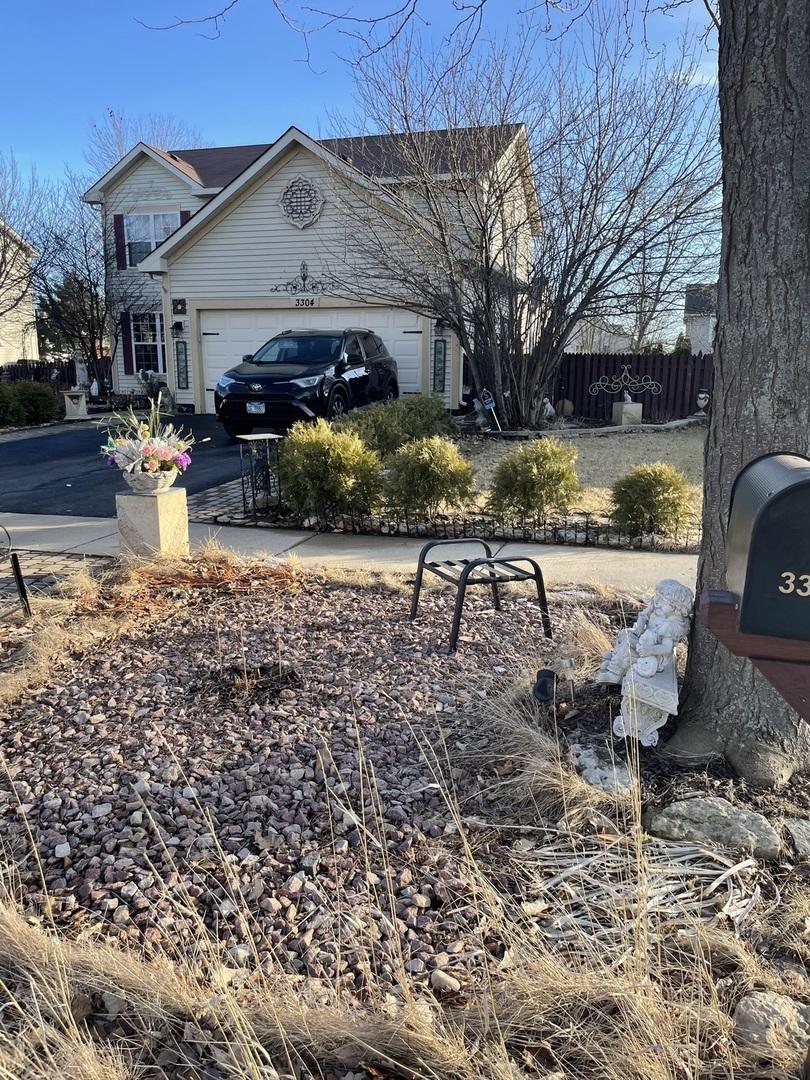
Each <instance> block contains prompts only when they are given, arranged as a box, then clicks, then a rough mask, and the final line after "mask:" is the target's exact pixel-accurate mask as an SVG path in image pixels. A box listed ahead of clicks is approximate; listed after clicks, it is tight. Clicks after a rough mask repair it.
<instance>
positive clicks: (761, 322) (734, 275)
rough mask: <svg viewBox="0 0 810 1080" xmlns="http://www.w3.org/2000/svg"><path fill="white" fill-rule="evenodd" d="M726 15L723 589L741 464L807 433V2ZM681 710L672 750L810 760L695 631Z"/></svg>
mask: <svg viewBox="0 0 810 1080" xmlns="http://www.w3.org/2000/svg"><path fill="white" fill-rule="evenodd" d="M720 9H721V29H720V59H719V73H720V74H719V78H720V109H721V125H722V127H721V142H722V151H723V246H722V263H721V271H720V289H719V305H718V327H717V338H716V342H715V382H714V393H713V402H712V413H711V421H710V424H709V432H708V438H707V445H706V462H705V463H706V479H705V492H704V508H703V529H704V536H703V548H702V551H701V558H700V567H699V571H698V589H699V590H701V589H705V588H723V587H724V585H725V581H724V579H725V565H726V554H725V527H726V515H727V513H728V504H729V494H730V490H731V484H732V481H733V480H734V476H735V474H736V473H737V471H738V470H739V468H740V467H741V466H742V465H743V464H745V463H746V462H748V461H750V460H751V459H752V458H753V457H755V456H756V455H758V454H762V453H766V452H768V451H773V450H792V451H797V452H799V453H807V450H808V442H809V441H810V4H808V0H780V2H778V3H777V2H775V0H721V2H720ZM796 528H797V529H800V530H802V531H804V532H805V533H806V531H807V529H808V523H807V522H806V521H797V522H796ZM808 560H809V561H810V542H808ZM805 569H806V568H805ZM681 714H682V721H681V723H680V725H679V728H678V731H677V732H676V733H675V736H674V738H673V739H672V740H671V741H670V743H669V746H668V748H669V749H671V750H672V751H674V752H682V753H693V754H695V755H696V756H700V757H706V756H708V755H710V754H712V753H720V754H723V755H725V757H726V759H727V760H728V761H729V762H730V763H731V765H732V766H733V767H734V768H735V769H736V770H737V772H739V773H740V775H742V776H743V777H745V778H746V779H748V780H750V781H751V782H753V783H757V784H762V785H767V786H778V785H780V784H783V783H785V782H787V780H788V779H789V778H790V777H791V775H792V774H793V773H794V772H796V771H804V770H807V769H808V768H810V727H808V725H807V724H806V723H805V722H804V721H803V720H800V719H799V717H798V716H797V715H796V714H795V713H794V712H793V711H792V710H790V709H789V708H788V707H787V706H786V705H785V704H784V702H783V701H782V699H781V698H780V697H779V695H778V694H777V693H776V691H775V690H773V689H772V688H771V687H770V686H769V684H768V683H766V682H765V680H764V679H763V678H762V677H761V676H760V675H759V674H758V673H756V672H755V671H754V670H753V668H752V667H751V665H750V664H749V663H748V661H746V660H741V659H737V658H735V657H733V656H731V655H730V654H729V653H728V652H727V651H726V650H725V649H724V648H723V646H722V645H720V644H719V643H718V642H716V641H715V640H714V638H713V637H712V636H711V635H710V634H709V633H708V632H707V631H706V630H704V629H703V628H700V627H696V628H695V630H694V632H693V637H692V642H691V649H690V652H689V663H688V666H687V672H686V685H685V691H684V699H683V703H682V706H681ZM808 719H810V717H808Z"/></svg>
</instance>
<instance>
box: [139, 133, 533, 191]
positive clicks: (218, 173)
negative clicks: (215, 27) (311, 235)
mask: <svg viewBox="0 0 810 1080" xmlns="http://www.w3.org/2000/svg"><path fill="white" fill-rule="evenodd" d="M519 130H520V125H519V124H502V125H499V126H493V127H488V128H459V129H457V130H453V131H448V130H441V131H424V132H417V133H414V134H413V135H408V136H406V135H401V134H390V135H357V136H354V137H353V138H346V139H320V140H318V141H319V142H320V144H321V146H323V147H325V148H326V149H327V150H329V151H331V152H332V153H333V154H336V155H337V156H338V157H341V158H343V159H344V161H347V162H348V163H349V164H350V165H352V166H354V168H355V169H357V170H358V171H359V172H362V173H365V174H366V175H368V176H375V177H382V176H385V177H394V178H401V177H405V176H409V175H412V174H413V171H414V169H413V164H412V162H413V159H414V156H415V155H418V157H419V159H420V160H421V161H426V162H427V163H429V165H430V166H431V168H432V169H433V171H434V172H436V173H448V172H458V171H459V170H466V169H472V168H474V167H475V166H476V165H478V166H481V165H482V164H483V163H484V160H485V159H489V160H490V161H492V160H494V159H495V158H497V157H498V156H499V155H500V154H501V153H503V151H504V150H505V149H506V147H507V146H508V145H509V143H510V142H511V141H512V139H513V138H514V137H515V135H516V134H517V133H518V131H519ZM272 145H273V144H272V143H256V144H254V145H251V146H209V147H205V148H202V149H198V150H160V149H159V148H158V147H152V149H153V150H155V151H156V152H157V153H158V154H160V156H161V157H163V158H165V159H166V160H167V161H170V162H171V163H172V164H173V165H174V166H175V167H176V168H178V169H180V170H181V171H182V172H184V173H185V174H186V175H187V176H190V177H191V178H192V179H193V180H196V181H197V182H198V183H200V184H202V186H203V187H210V188H221V187H224V186H225V185H226V184H229V183H230V182H231V181H232V180H233V179H234V178H235V177H237V176H238V175H239V173H241V172H242V171H243V170H244V169H246V168H247V167H248V165H251V164H252V163H253V162H254V161H255V160H256V158H258V157H261V155H262V154H263V153H265V151H267V150H269V149H270V147H271V146H272Z"/></svg>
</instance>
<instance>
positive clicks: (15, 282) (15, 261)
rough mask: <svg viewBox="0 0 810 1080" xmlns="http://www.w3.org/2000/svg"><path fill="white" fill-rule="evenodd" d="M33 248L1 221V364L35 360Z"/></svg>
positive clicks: (37, 355) (36, 353)
mask: <svg viewBox="0 0 810 1080" xmlns="http://www.w3.org/2000/svg"><path fill="white" fill-rule="evenodd" d="M34 256H35V252H34V250H33V248H32V247H31V246H30V245H29V244H27V243H26V242H25V240H23V239H22V237H21V236H19V235H18V234H17V233H16V232H15V231H14V230H13V229H12V228H11V227H10V226H9V225H7V224H6V223H5V222H4V221H2V220H0V365H1V364H13V363H15V362H16V361H17V360H38V359H39V346H38V342H37V331H36V325H35V319H34V296H33V291H32V289H31V260H32V259H33V258H34Z"/></svg>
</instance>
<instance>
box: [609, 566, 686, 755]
mask: <svg viewBox="0 0 810 1080" xmlns="http://www.w3.org/2000/svg"><path fill="white" fill-rule="evenodd" d="M693 604H694V596H693V595H692V590H691V589H688V588H687V587H686V586H685V585H681V583H680V582H679V581H671V580H664V581H659V582H658V584H657V585H656V587H655V594H654V595H653V597H652V599H651V600H650V602H649V604H647V606H646V607H645V608H644V610H643V611H642V612H641V614H640V615H639V617H638V618H637V619H636V621H635V622H634V623H633V625H632V626H631V627H630V629H629V630H620V631H619V634H618V636H617V638H616V645H615V647H614V648H613V649H611V650H610V651H609V652H606V653H605V654H604V658H603V660H602V664H601V666H600V668H599V671H598V672H597V674H596V677H595V681H596V682H597V683H602V684H608V685H611V684H612V685H615V686H618V685H619V684H621V687H622V708H621V712H620V713H619V715H618V716H617V717H615V719H614V721H613V731H614V734H616V735H618V736H619V738H622V739H626V738H627V737H628V736H632V737H633V738H636V739H638V741H639V742H640V743H641V745H642V746H655V745H656V743H657V742H658V729H659V728H661V727H663V725H664V724H665V723H666V722H667V720H668V719H669V717H670V716H674V715H676V714H677V712H678V675H677V671H676V668H675V646H676V645H677V644H678V642H681V641H685V640H686V638H687V636H688V634H689V619H690V615H691V613H692V606H693Z"/></svg>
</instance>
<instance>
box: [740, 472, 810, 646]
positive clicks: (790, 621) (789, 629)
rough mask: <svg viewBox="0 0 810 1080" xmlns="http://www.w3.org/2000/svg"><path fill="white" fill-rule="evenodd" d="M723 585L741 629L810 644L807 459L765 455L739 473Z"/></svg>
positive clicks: (741, 630)
mask: <svg viewBox="0 0 810 1080" xmlns="http://www.w3.org/2000/svg"><path fill="white" fill-rule="evenodd" d="M726 582H727V585H728V588H729V590H730V591H731V592H732V593H734V594H736V597H737V599H738V602H739V624H738V629H739V632H740V633H741V634H761V635H764V636H767V637H776V638H793V639H795V640H798V641H810V458H806V457H804V456H803V455H801V454H766V455H764V456H763V457H760V458H756V459H755V460H754V461H752V462H750V463H749V464H748V465H746V466H745V468H744V469H742V470H741V471H740V472H739V473H738V474H737V478H736V480H735V481H734V487H733V488H732V491H731V505H730V507H729V520H728V533H727V536H726Z"/></svg>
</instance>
